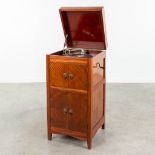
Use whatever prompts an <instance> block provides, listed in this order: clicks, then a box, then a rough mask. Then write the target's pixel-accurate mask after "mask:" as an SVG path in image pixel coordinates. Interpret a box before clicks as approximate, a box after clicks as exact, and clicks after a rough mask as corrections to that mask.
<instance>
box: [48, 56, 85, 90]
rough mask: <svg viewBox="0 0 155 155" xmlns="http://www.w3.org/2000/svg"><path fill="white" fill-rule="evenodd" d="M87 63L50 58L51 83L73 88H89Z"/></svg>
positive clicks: (56, 85)
mask: <svg viewBox="0 0 155 155" xmlns="http://www.w3.org/2000/svg"><path fill="white" fill-rule="evenodd" d="M87 69H88V68H87V63H78V62H76V63H74V62H72V61H71V62H70V61H67V62H65V61H57V60H55V59H51V60H50V65H49V70H50V74H49V76H50V78H49V79H50V85H51V86H55V87H63V88H71V89H80V90H86V89H87V81H88V76H87Z"/></svg>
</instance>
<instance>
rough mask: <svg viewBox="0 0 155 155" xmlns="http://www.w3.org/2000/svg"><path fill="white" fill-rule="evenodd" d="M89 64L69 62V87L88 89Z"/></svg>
mask: <svg viewBox="0 0 155 155" xmlns="http://www.w3.org/2000/svg"><path fill="white" fill-rule="evenodd" d="M87 80H88V79H87V65H86V64H78V63H77V64H76V63H75V64H69V88H72V89H81V90H86V89H87Z"/></svg>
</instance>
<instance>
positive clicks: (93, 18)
mask: <svg viewBox="0 0 155 155" xmlns="http://www.w3.org/2000/svg"><path fill="white" fill-rule="evenodd" d="M59 11H60V16H61V21H62V26H63V30H64V36H65V40H66V43H65V44H66V46H67V48H70V49H72V50H74V49H77V48H80V49H83V50H84V51H85V54H83V55H82V54H74V52H73V53H72V55H70V54H68V55H66V54H64V50H60V51H58V52H55V53H51V54H48V55H47V56H46V69H47V75H46V77H47V122H48V139H49V140H51V139H52V134H53V133H57V134H64V135H69V136H72V137H75V138H78V139H80V140H86V141H87V145H88V148H89V149H91V147H92V138H93V137H94V136H95V134H96V132H97V130H98V129H99V128H102V129H104V128H105V92H106V90H105V69H106V66H105V62H106V51H105V50H106V48H107V43H106V33H105V20H104V9H103V7H62V8H60V10H59Z"/></svg>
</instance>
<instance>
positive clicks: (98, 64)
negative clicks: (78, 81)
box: [93, 62, 104, 69]
mask: <svg viewBox="0 0 155 155" xmlns="http://www.w3.org/2000/svg"><path fill="white" fill-rule="evenodd" d="M97 66H99V68H101V69H104V67H103V66H101V65H100V63H99V62H97V63H96V65H95V66H93V68H97Z"/></svg>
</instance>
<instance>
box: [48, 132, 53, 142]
mask: <svg viewBox="0 0 155 155" xmlns="http://www.w3.org/2000/svg"><path fill="white" fill-rule="evenodd" d="M48 140H52V133H50V132H48Z"/></svg>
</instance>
